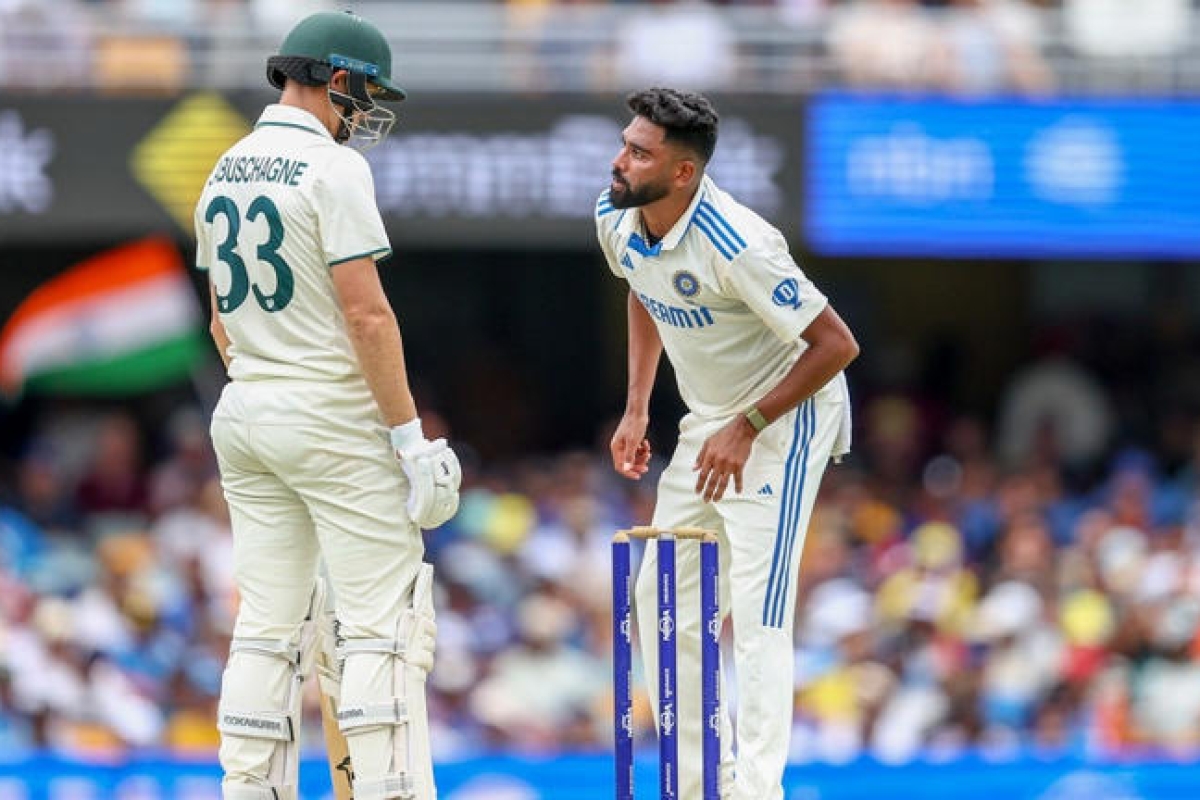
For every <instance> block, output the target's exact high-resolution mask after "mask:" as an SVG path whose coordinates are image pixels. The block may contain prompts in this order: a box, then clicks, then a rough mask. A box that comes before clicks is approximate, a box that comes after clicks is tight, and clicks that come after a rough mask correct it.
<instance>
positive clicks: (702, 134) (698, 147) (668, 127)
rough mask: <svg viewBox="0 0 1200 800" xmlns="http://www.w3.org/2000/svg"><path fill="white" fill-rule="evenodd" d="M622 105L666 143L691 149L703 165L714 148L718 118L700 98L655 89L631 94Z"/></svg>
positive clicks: (711, 108) (695, 95) (709, 104)
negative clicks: (657, 130)
mask: <svg viewBox="0 0 1200 800" xmlns="http://www.w3.org/2000/svg"><path fill="white" fill-rule="evenodd" d="M625 104H626V105H628V106H629V110H630V111H632V112H633V113H634V114H635V115H637V116H639V117H645V118H646V119H648V120H650V121H651V122H653V123H654V124H655V125H658V126H659V127H660V128H662V129H663V130H664V131H666V136H665V137H664V138H665V139H666V141H668V142H676V143H678V144H681V145H683V146H685V147H687V148H689V149H691V150H693V151H694V152H695V153H696V155H698V156H700V159H701V160H702V161H703V162H704V163H705V164H707V163H708V160H709V159H710V158H712V154H713V151H714V150H716V149H717V123H718V122H719V121H720V118H719V117H718V116H717V110H716V109H715V108H713V107H712V103H710V102H708V98H706V97H704V96H703V95H699V94H693V93H692V92H680V91H677V90H675V89H664V88H662V87H655V88H653V89H643V90H642V91H640V92H634V93H633V94H631V95H629V97H627V98H626V99H625Z"/></svg>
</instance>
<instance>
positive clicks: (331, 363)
mask: <svg viewBox="0 0 1200 800" xmlns="http://www.w3.org/2000/svg"><path fill="white" fill-rule="evenodd" d="M195 222H196V265H197V267H198V268H200V269H204V270H208V272H209V275H210V277H211V280H212V283H213V286H214V287H215V288H216V292H217V298H218V307H219V310H220V315H221V321H222V323H223V324H224V326H225V330H226V332H227V333H228V335H229V340H230V349H229V352H230V355H231V356H232V358H231V362H230V366H229V376H230V377H231V378H232V379H234V380H238V381H260V380H273V379H300V380H305V381H309V382H316V383H325V384H329V385H330V386H331V388H333V387H336V388H338V389H342V388H344V389H345V390H346V391H347V392H349V393H350V395H351V396H354V397H363V396H369V390H368V388H367V385H366V381H365V379H364V378H363V377H362V373H361V370H360V369H359V365H358V360H357V358H356V356H355V354H354V349H353V346H352V344H351V342H350V339H349V337H348V335H347V333H346V325H345V320H344V318H343V316H342V312H341V309H340V307H339V306H338V303H337V298H336V296H335V293H334V287H333V280H332V276H331V270H332V269H336V268H337V265H338V264H339V263H342V262H345V261H350V260H353V259H356V258H361V257H364V256H367V257H370V258H373V259H376V260H378V259H380V258H383V257H385V256H387V255H388V254H390V253H391V248H390V246H389V244H388V239H387V234H386V232H385V231H384V227H383V220H382V219H381V218H380V216H379V210H378V208H377V207H376V205H375V187H374V182H373V181H372V179H371V171H370V168H369V167H368V165H367V161H366V159H364V158H363V156H362V154H361V153H359V152H357V151H355V150H353V149H351V148H349V147H344V146H342V145H339V144H338V143H337V142H335V141H334V139H333V137H332V136H330V134H329V132H328V131H327V130H326V129H325V127H324V126H323V125H322V124H321V123H320V122H319V121H318V120H317V118H316V117H314V116H313V115H312V114H310V113H308V112H307V111H304V110H302V109H299V108H294V107H291V106H283V105H270V106H267V108H266V109H264V111H263V113H262V116H261V117H259V120H258V123H257V124H256V125H255V127H254V130H253V131H252V132H251V133H250V134H248V135H247V136H246V137H245V138H243V139H242V140H241V141H239V142H238V143H237V144H235V145H234V146H233V147H231V148H230V149H229V150H228V151H227V152H226V153H225V154H224V155H223V156H221V158H220V160H219V161H218V162H217V165H216V166H215V167H214V168H213V171H212V173H211V174H210V175H209V178H208V182H207V183H206V184H205V186H204V191H203V193H202V194H201V196H200V202H199V204H198V205H197V206H196V218H195Z"/></svg>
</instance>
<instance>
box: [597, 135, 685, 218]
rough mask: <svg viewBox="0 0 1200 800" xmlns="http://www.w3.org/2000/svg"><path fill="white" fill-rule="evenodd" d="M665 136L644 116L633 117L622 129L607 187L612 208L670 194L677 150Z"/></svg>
mask: <svg viewBox="0 0 1200 800" xmlns="http://www.w3.org/2000/svg"><path fill="white" fill-rule="evenodd" d="M664 135H665V131H663V129H662V128H660V127H659V126H658V125H655V124H654V123H653V122H651V121H650V120H648V119H646V118H645V117H634V118H633V122H630V123H629V125H628V127H626V128H625V130H624V131H623V132H622V134H621V142H622V146H621V150H620V152H618V153H617V157H616V158H614V159H613V162H612V183H611V184H610V186H609V197H610V199H611V200H612V204H613V206H614V207H615V208H633V207H636V206H644V205H648V204H650V203H653V202H654V201H656V200H661V199H662V198H664V197H666V196H667V194H668V193H670V191H671V180H670V176H671V172H672V170H673V168H674V166H675V162H676V160H677V153H676V152H675V148H673V147H671V146H670V145H668V144H667V143H666V142H665V141H664V140H663V139H664Z"/></svg>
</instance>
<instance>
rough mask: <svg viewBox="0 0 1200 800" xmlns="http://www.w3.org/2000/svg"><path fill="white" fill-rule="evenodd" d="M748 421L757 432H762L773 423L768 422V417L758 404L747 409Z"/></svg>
mask: <svg viewBox="0 0 1200 800" xmlns="http://www.w3.org/2000/svg"><path fill="white" fill-rule="evenodd" d="M746 421H747V422H749V423H750V427H751V428H754V430H755V431H756V432H757V433H762V432H763V428H765V427H767V426H768V425H770V424H771V423H769V422H767V418H766V417H764V416H763V414H762V412H761V411H759V410H758V406H750V408H748V409H746Z"/></svg>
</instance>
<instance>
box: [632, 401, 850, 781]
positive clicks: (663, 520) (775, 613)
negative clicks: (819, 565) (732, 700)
mask: <svg viewBox="0 0 1200 800" xmlns="http://www.w3.org/2000/svg"><path fill="white" fill-rule="evenodd" d="M830 397H837V395H836V394H834V393H832V392H829V391H824V390H823V391H822V392H819V393H818V395H817V397H815V398H810V399H809V400H807V401H805V402H804V403H802V404H801V405H800V406H799V407H798V408H796V409H794V410H793V411H792V412H790V413H789V414H786V415H784V416H783V417H780V418H779V419H777V420H776V421H775V422H773V423H772V424H771V425H770V426H769V427H767V428H766V429H765V430H764V431H763V432H762V433H760V434H759V436H758V438H757V439H756V440H755V442H754V447H753V449H752V451H751V453H750V458H749V460H748V461H747V463H746V466H745V468H744V469H743V473H742V478H743V481H742V492H741V494H737V493H736V492H735V490H734V487H733V483H732V481H731V482H730V485H729V488H728V489H727V490H726V493H725V496H724V497H723V498H722V499H721V500H720V502H717V503H706V502H705V501H704V499H703V497H702V496H700V495H698V494H696V472H695V471H694V470H693V469H692V465H693V464H694V463H695V461H696V457H697V455H698V454H699V452H700V447H701V445H703V444H704V441H705V440H706V439H707V438H708V437H709V436H711V435H712V434H713V433H715V432H716V431H718V430H720V428H721V427H722V426H723V425H724V424H726V422H728V420H701V419H699V418H697V417H696V416H694V415H691V414H689V415H687V416H685V417H684V418H683V420H682V422H681V423H680V433H679V443H678V445H677V446H676V449H675V455H674V457H673V458H672V459H671V463H670V465H668V467H667V469H666V470H665V471H664V472H663V474H662V477H661V479H660V480H659V485H658V502H657V505H656V507H655V512H654V523H653V524H654V526H655V527H657V528H675V527H682V526H700V527H703V528H708V529H710V530H715V531H717V533H718V535H719V538H720V562H721V576H720V605H721V616H722V619H723V620H724V619H726V618H728V617H729V615H730V614H732V617H733V626H732V631H733V658H734V662H735V663H734V668H735V672H736V681H737V683H736V695H737V745H736V748H734V747H733V743H732V741H731V739H732V737H731V735H730V731H731V724H730V719H729V708H728V706H727V704H726V703H725V702H724V698H722V703H721V706H722V736H721V769H720V776H721V797H722V798H724V799H725V800H782V798H783V770H784V767H785V766H786V764H787V754H788V748H789V739H790V736H791V730H792V709H793V664H794V658H795V655H794V648H793V642H792V638H793V624H794V617H795V606H796V578H797V573H798V571H799V566H800V554H801V552H802V551H803V549H804V537H805V534H806V532H807V529H808V521H809V517H810V515H811V513H812V507H813V502H814V501H815V499H816V495H817V488H818V486H819V484H820V482H821V477H822V475H823V474H824V472H825V466H826V464H827V463H828V461H829V455H830V450H831V448H832V447H833V443H834V439H835V436H836V434H837V432H838V427H839V425H840V423H841V416H842V414H843V412H844V411H845V404H844V403H843V402H840V401H836V400H829V399H828V398H830ZM657 574H658V557H657V547H656V544H655V542H653V541H650V542H648V543H647V546H646V550H645V555H644V557H643V559H642V565H641V568H640V570H639V572H638V578H637V585H636V589H635V604H636V609H637V619H638V630H639V632H640V636H639V641H640V645H641V652H642V659H643V662H644V664H645V668H646V675H647V683H648V685H649V691H650V697H651V700H652V701H653V702H654V706H655V708H656V709H657V707H658V643H657V638H656V632H657V630H658V615H657V611H658V596H657V585H656V576H657ZM676 606H677V611H676V615H677V617H676V619H677V626H678V627H677V631H678V632H677V633H676V637H675V640H676V643H677V647H678V656H677V658H676V661H677V665H676V666H677V680H678V717H677V719H678V727H677V731H678V737H679V766H678V774H679V797H680V798H681V800H700V798H701V797H702V785H701V778H702V770H701V764H702V760H701V758H702V756H701V752H702V751H701V743H702V733H703V731H702V727H701V713H700V687H701V675H700V630H701V617H700V550H699V547H698V546H697V545H696V543H695V542H692V541H679V542H677V544H676ZM725 666H726V665H724V664H723V665H722V672H724V671H725ZM722 684H724V680H723V681H722ZM655 718H656V719H657V718H658V715H657V714H655ZM735 749H736V754H737V755H736V759H735V757H734V750H735Z"/></svg>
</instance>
